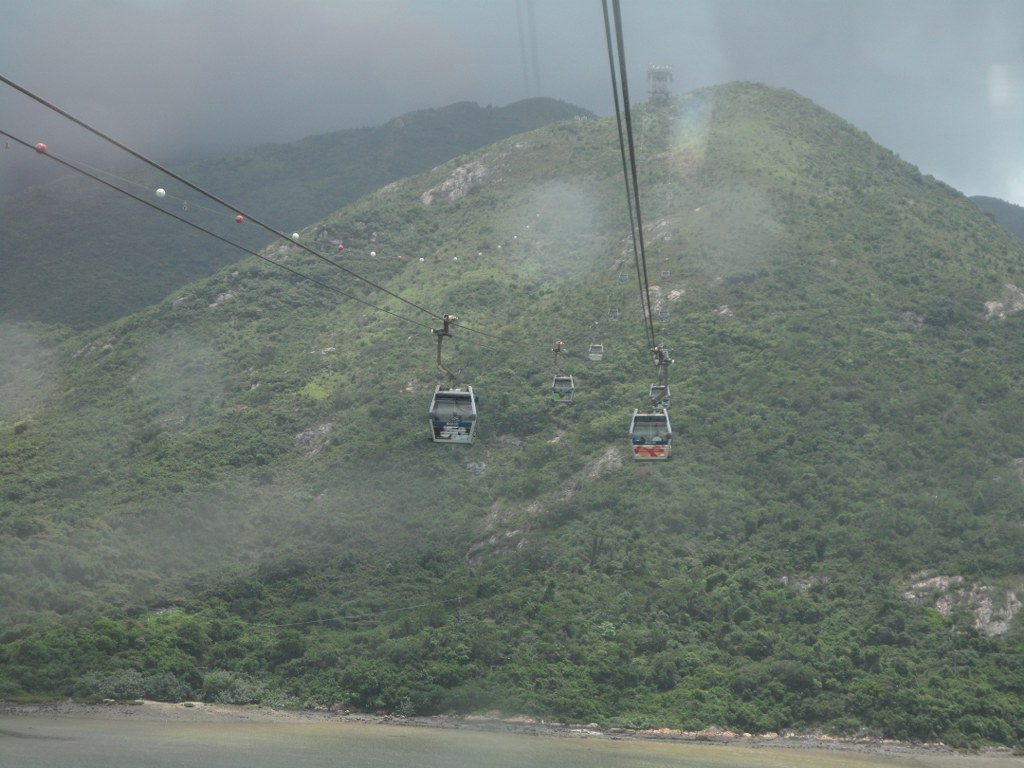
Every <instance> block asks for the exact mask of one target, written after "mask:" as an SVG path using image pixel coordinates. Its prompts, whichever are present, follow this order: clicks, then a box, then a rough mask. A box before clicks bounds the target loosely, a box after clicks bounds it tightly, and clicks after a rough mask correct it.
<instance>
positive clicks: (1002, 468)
mask: <svg viewBox="0 0 1024 768" xmlns="http://www.w3.org/2000/svg"><path fill="white" fill-rule="evenodd" d="M634 118H635V119H634V121H633V122H634V125H635V126H636V129H637V132H638V133H637V136H636V146H637V149H638V153H639V164H638V170H639V174H640V191H641V201H642V220H643V223H644V242H645V259H644V263H643V264H642V265H641V266H643V267H645V268H646V272H647V275H648V278H649V281H650V283H651V287H650V295H651V300H652V301H651V304H652V309H653V311H654V312H655V313H656V316H655V330H656V336H657V341H658V342H659V343H662V344H665V345H666V346H668V347H669V349H670V350H671V355H672V357H673V358H674V360H675V362H674V363H673V364H672V365H671V366H670V367H669V381H670V384H671V387H672V392H673V401H672V405H671V409H670V415H671V420H672V426H673V429H674V455H673V457H672V458H671V460H669V461H666V462H636V461H634V460H633V458H632V452H631V447H630V445H629V441H628V436H627V431H628V424H629V420H630V415H631V413H632V411H633V409H634V408H636V407H639V406H642V405H643V403H644V401H645V399H646V395H647V391H648V387H649V385H650V384H651V382H652V381H653V380H654V377H655V375H656V371H655V368H654V366H653V360H652V357H651V354H650V352H649V350H648V346H649V344H648V342H647V339H646V338H645V334H644V324H643V323H642V322H641V317H640V293H639V290H638V288H637V285H638V282H637V276H636V267H635V263H634V257H633V247H632V241H631V237H630V232H629V221H628V216H627V210H626V209H627V206H626V193H625V189H624V184H623V180H622V163H621V158H620V156H619V150H618V139H617V131H616V126H615V123H614V121H611V120H575V121H567V122H562V123H558V124H554V125H551V126H547V127H543V128H539V129H537V130H534V131H531V132H528V133H524V134H521V135H517V136H515V137H512V138H509V139H506V140H503V141H500V142H498V143H495V144H492V145H490V146H488V147H486V148H483V149H481V150H479V151H476V152H473V153H470V154H469V155H466V156H463V157H460V158H458V159H456V160H453V161H451V162H448V163H445V164H443V165H441V166H438V167H436V168H434V169H432V170H430V171H428V172H426V173H423V174H420V175H416V176H412V177H409V178H405V179H402V180H400V181H397V182H395V183H391V184H388V185H386V186H384V187H381V188H380V189H378V190H376V191H375V192H373V193H372V194H369V195H367V196H365V197H363V198H361V199H360V200H358V201H356V202H354V203H352V204H350V205H347V206H345V207H344V208H341V209H340V210H338V211H337V212H335V213H332V214H331V215H329V216H327V217H326V218H324V219H323V220H321V221H320V222H318V223H317V224H315V225H313V226H310V227H308V228H306V229H304V230H302V232H301V234H302V239H301V242H302V243H309V244H312V246H313V247H314V248H315V249H317V251H318V252H319V253H323V254H330V257H331V258H332V259H336V260H337V263H338V264H340V265H341V266H343V267H345V269H346V270H349V271H350V272H354V273H355V274H356V275H358V276H360V277H361V278H364V280H359V279H357V278H355V277H353V276H352V275H351V274H350V272H347V271H345V270H342V269H338V268H336V267H335V266H332V265H331V264H329V263H327V262H325V261H324V260H323V259H320V258H317V257H316V256H314V255H312V254H310V253H308V252H305V251H303V250H302V249H300V248H299V247H298V246H296V245H294V244H292V243H289V242H281V243H276V244H274V245H271V246H270V247H268V248H267V249H266V251H265V252H264V255H265V256H266V257H267V258H268V259H272V260H274V261H275V262H278V263H282V264H284V265H285V266H287V267H288V268H289V269H292V270H296V271H298V272H301V273H302V274H304V275H308V276H311V277H314V278H315V279H316V280H317V281H319V283H311V282H310V281H309V280H305V279H303V278H301V277H299V276H297V275H296V274H294V273H293V272H287V271H285V270H283V269H280V268H279V267H277V266H274V265H272V264H268V263H267V262H265V261H260V260H258V259H255V258H251V259H246V260H243V261H240V262H238V263H236V264H233V265H231V266H230V267H226V268H224V269H223V270H221V271H220V272H218V273H217V274H215V275H213V276H211V277H209V278H207V279H204V280H201V281H199V282H196V283H194V284H192V285H190V286H188V287H187V288H184V289H182V290H181V291H180V292H178V293H176V294H173V295H171V296H169V297H168V298H167V299H166V300H164V301H162V302H161V303H159V304H156V305H154V306H152V307H150V308H148V309H146V310H144V311H141V312H138V313H136V314H133V315H131V316H129V317H125V318H122V319H120V320H118V321H116V322H113V323H111V324H108V325H106V326H104V327H102V328H98V329H92V330H88V331H82V332H72V331H70V330H66V329H63V330H54V329H52V328H49V327H44V326H37V325H6V326H3V335H2V344H3V354H0V408H2V411H0V419H2V422H3V423H2V427H0V477H2V478H3V481H2V498H0V505H2V506H0V537H2V539H0V542H2V543H0V552H2V554H3V557H2V558H0V595H2V598H0V599H2V601H3V602H2V604H0V653H2V656H0V660H2V663H0V694H2V695H6V696H15V695H27V694H33V695H39V694H41V693H52V694H55V695H68V694H71V695H78V696H97V697H113V698H127V697H134V696H143V695H144V696H149V697H157V698H165V699H171V700H175V699H181V698H186V697H190V696H195V697H205V698H207V699H209V700H215V701H233V702H261V703H264V704H273V705H275V706H286V705H290V706H330V705H333V704H338V705H342V706H349V707H357V708H364V709H386V710H390V711H395V712H399V713H405V714H408V713H413V712H415V713H419V714H429V713H439V712H485V711H491V710H500V711H503V712H506V713H527V714H532V715H537V716H542V717H545V718H548V719H562V720H568V721H573V722H591V721H594V722H598V723H600V724H602V725H606V726H621V727H634V728H639V727H651V726H658V727H673V728H683V729H698V728H704V727H709V726H720V727H726V728H730V729H733V730H738V731H749V732H762V731H769V730H770V731H777V730H780V729H786V728H791V729H818V728H821V729H825V730H827V731H828V732H832V733H837V734H845V735H856V734H875V735H886V736H892V737H897V738H903V739H920V740H939V739H941V740H943V741H945V742H947V743H952V744H956V745H960V746H972V745H978V744H983V743H1001V744H1017V743H1019V742H1020V740H1021V737H1022V735H1024V730H1022V725H1021V724H1022V723H1024V704H1022V702H1024V696H1022V694H1024V627H1022V626H1021V622H1020V621H1019V617H1018V616H1017V611H1018V609H1019V607H1020V604H1021V603H1020V595H1021V590H1022V586H1024V585H1022V572H1021V563H1022V562H1024V525H1022V523H1024V488H1022V472H1024V470H1022V467H1024V410H1022V396H1024V390H1022V385H1021V382H1022V381H1024V358H1022V356H1021V355H1020V354H1019V349H1020V346H1021V342H1022V335H1024V325H1022V320H1024V318H1022V317H1021V315H1020V314H1019V310H1020V305H1018V303H1017V302H1016V297H1017V296H1018V295H1019V294H1020V289H1019V288H1018V287H1016V286H1022V285H1024V259H1022V256H1024V245H1022V243H1021V242H1020V241H1019V240H1017V239H1015V238H1014V237H1012V236H1011V235H1010V234H1009V233H1008V232H1006V231H1005V230H1004V229H1003V228H1001V227H1000V226H998V225H997V224H996V223H995V222H994V221H992V220H991V219H990V218H989V217H988V216H986V215H985V214H984V213H982V212H981V211H980V210H979V209H978V207H977V206H976V205H975V204H974V203H972V202H971V201H970V200H969V199H967V198H966V197H964V196H963V195H961V194H960V193H958V192H957V191H955V190H953V189H951V188H950V187H949V186H947V185H945V184H943V183H942V182H940V181H937V180H935V179H933V178H930V177H927V176H922V175H921V174H920V173H919V172H918V170H917V169H915V168H914V167H912V166H910V165H908V164H907V163H905V162H903V161H901V160H900V159H899V158H898V157H897V156H896V155H894V154H893V153H892V152H890V151H888V150H886V149H884V148H883V147H880V146H878V145H877V144H875V143H874V142H873V141H871V139H870V138H869V137H868V136H867V135H866V134H864V133H863V132H861V131H859V130H857V129H856V128H854V127H853V126H851V125H849V124H848V123H846V122H844V121H842V120H840V119H839V118H837V117H836V116H835V115H832V114H830V113H828V112H827V111H825V110H823V109H821V108H819V107H817V106H815V105H814V104H813V103H811V102H810V101H808V100H806V99H804V98H802V97H800V96H799V95H797V94H795V93H792V92H790V91H786V90H779V89H773V88H768V87H765V86H760V85H754V84H731V85H725V86H720V87H715V88H707V89H702V90H699V91H695V92H693V93H690V94H686V95H683V96H679V97H676V98H674V99H673V100H672V101H671V102H670V103H669V104H668V105H667V106H657V105H648V106H642V107H640V108H638V109H636V111H635V115H634ZM338 241H343V242H344V243H345V244H346V250H345V252H344V253H343V254H338V253H337V251H336V248H335V246H334V243H336V242H338ZM371 251H372V252H373V253H374V254H376V255H373V256H371V255H370V252H371ZM367 281H369V282H367ZM320 283H326V284H328V285H330V286H333V287H335V288H336V289H337V290H340V291H343V292H344V293H345V294H347V296H341V295H339V294H338V293H337V292H336V291H333V290H329V289H326V288H324V287H323V285H321V284H320ZM371 283H372V285H371ZM380 288H383V289H386V291H387V292H384V291H382V290H380ZM364 302H365V303H364ZM368 304H369V305H372V306H367V305H368ZM375 308H379V309H382V310H386V312H384V311H378V309H375ZM444 313H453V314H455V315H458V316H459V318H460V321H459V323H458V324H456V325H455V326H454V329H453V330H452V338H450V339H445V340H444V346H443V348H442V354H443V362H444V363H445V365H447V366H448V367H449V368H451V369H453V370H455V371H457V372H458V373H459V376H460V381H462V382H463V383H467V384H470V385H472V386H473V387H474V390H475V392H476V393H477V395H478V396H479V409H480V426H479V429H478V433H477V439H476V442H475V443H474V444H473V445H472V446H444V445H438V444H435V443H433V442H432V441H431V439H430V428H429V426H428V423H427V418H426V415H427V408H428V404H429V402H430V399H431V394H432V392H433V390H434V387H435V385H436V384H437V383H438V382H440V381H441V380H442V379H441V376H440V375H439V373H438V371H437V370H436V366H435V362H436V361H435V355H436V349H437V348H436V345H435V336H434V334H432V333H431V332H430V331H431V329H437V328H439V327H440V315H441V314H444ZM616 313H617V315H618V319H617V320H613V319H611V317H612V316H613V315H615V314H616ZM559 340H560V341H563V342H564V343H565V354H564V356H563V357H562V358H561V360H560V365H561V367H562V368H563V369H564V372H566V373H569V374H571V375H573V377H574V381H575V383H576V386H577V390H576V393H575V397H574V399H573V401H572V403H560V402H554V401H553V400H552V397H551V392H550V385H551V381H552V378H553V376H554V373H555V361H554V356H553V355H552V353H551V349H552V347H553V346H554V345H555V342H556V341H559ZM592 342H594V343H601V344H603V345H604V348H605V354H604V357H603V358H602V359H601V360H597V361H594V360H590V359H589V358H588V356H587V350H588V345H589V344H590V343H592Z"/></svg>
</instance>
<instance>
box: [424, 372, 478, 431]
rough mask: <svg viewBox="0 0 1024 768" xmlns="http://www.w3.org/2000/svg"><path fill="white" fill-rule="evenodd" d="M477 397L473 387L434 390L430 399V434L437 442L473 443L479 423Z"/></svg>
mask: <svg viewBox="0 0 1024 768" xmlns="http://www.w3.org/2000/svg"><path fill="white" fill-rule="evenodd" d="M476 404H477V398H476V395H474V394H473V388H472V387H465V388H462V387H455V388H450V387H443V386H439V387H438V388H437V389H436V390H434V399H433V400H431V401H430V414H429V415H430V436H431V439H433V441H434V442H435V443H465V444H468V443H472V442H473V436H474V434H475V433H476V424H477V410H476Z"/></svg>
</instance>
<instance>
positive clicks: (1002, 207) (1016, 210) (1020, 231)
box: [971, 195, 1024, 238]
mask: <svg viewBox="0 0 1024 768" xmlns="http://www.w3.org/2000/svg"><path fill="white" fill-rule="evenodd" d="M971 200H973V201H974V202H975V203H976V204H977V206H978V207H979V208H981V210H983V211H985V212H986V213H988V214H990V215H991V216H992V217H993V218H994V219H995V220H996V221H998V222H999V223H1000V224H1001V225H1002V226H1004V227H1006V228H1007V229H1008V230H1010V232H1012V233H1013V234H1015V235H1016V236H1017V237H1020V238H1024V208H1022V207H1021V206H1019V205H1014V204H1013V203H1008V202H1006V201H1005V200H1000V199H999V198H998V197H985V196H983V195H975V196H973V197H972V198H971Z"/></svg>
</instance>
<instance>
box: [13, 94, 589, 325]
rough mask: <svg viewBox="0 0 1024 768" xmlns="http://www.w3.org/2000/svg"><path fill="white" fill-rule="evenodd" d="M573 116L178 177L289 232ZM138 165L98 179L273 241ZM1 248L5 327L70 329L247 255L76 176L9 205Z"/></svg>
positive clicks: (418, 125)
mask: <svg viewBox="0 0 1024 768" xmlns="http://www.w3.org/2000/svg"><path fill="white" fill-rule="evenodd" d="M576 115H582V116H591V117H592V115H591V114H590V113H589V112H587V111H586V110H582V109H580V108H579V107H574V106H572V105H569V104H566V103H565V102H561V101H556V100H554V99H542V98H537V99H527V100H525V101H520V102H517V103H515V104H511V105H509V106H507V107H490V106H488V107H480V106H478V105H476V104H473V103H470V102H462V103H458V104H453V105H451V106H448V107H445V108H443V109H431V110H423V111H419V112H412V113H409V114H407V115H404V116H402V117H399V118H396V119H394V120H392V121H390V122H389V123H387V124H386V125H383V126H377V127H374V128H361V129H357V130H345V131H337V132H335V133H328V134H324V135H321V136H312V137H310V138H307V139H304V140H302V141H298V142H294V143H291V144H266V145H263V146H259V147H256V148H254V149H249V150H246V151H244V152H240V153H238V154H235V155H230V156H227V157H222V158H217V159H214V160H209V161H204V162H200V163H195V164H192V165H188V166H185V167H183V168H178V169H176V172H177V173H179V175H181V176H184V177H185V178H187V179H189V180H191V181H192V182H194V183H196V184H198V185H199V186H201V187H203V188H204V189H207V190H210V191H211V192H213V193H214V194H215V195H217V196H218V197H220V198H221V199H223V200H227V201H230V202H231V203H232V204H234V205H235V206H236V207H238V208H241V209H242V210H245V211H251V212H252V213H253V214H256V212H258V217H259V218H260V219H261V220H263V221H266V222H267V223H269V224H271V225H272V226H274V227H277V228H279V229H280V230H281V231H285V232H292V231H294V230H296V229H299V228H301V227H304V226H306V225H308V224H311V223H312V222H315V221H318V220H319V219H321V218H323V217H324V216H326V215H327V214H329V213H333V212H334V211H336V210H337V209H338V208H340V207H342V206H344V205H345V204H347V203H350V202H352V201H354V200H357V199H358V198H360V197H362V196H363V195H365V194H367V193H369V192H371V191H373V190H375V189H377V188H379V187H381V186H383V185H384V184H387V183H389V182H391V181H395V180H396V179H400V178H403V177H405V176H410V175H412V174H414V173H420V172H423V171H426V170H428V169H430V168H432V167H434V166H435V165H438V164H440V163H443V162H445V161H447V160H449V159H451V158H452V157H456V156H458V155H462V154H464V153H466V152H469V151H472V150H474V149H478V148H479V147H483V146H486V145H488V144H491V143H493V142H495V141H498V140H499V139H502V138H505V137H507V136H511V135H514V134H517V133H522V132H523V131H528V130H531V129H534V128H538V127H540V126H542V125H547V124H549V123H554V122H559V121H562V120H568V119H571V118H573V117H574V116H576ZM69 159H72V160H73V158H69ZM44 162H45V161H44ZM136 166H137V168H136V170H134V171H133V170H115V171H102V170H100V171H98V172H95V173H96V175H99V176H101V177H102V178H104V179H105V180H107V181H109V182H111V183H114V184H116V185H118V186H120V187H121V188H123V189H127V190H128V191H129V192H131V193H132V194H135V195H139V196H142V197H144V198H146V199H149V200H151V201H152V202H153V203H158V204H159V205H160V206H161V207H162V208H165V209H167V210H171V211H174V212H176V213H177V214H178V215H180V216H182V217H184V218H186V219H188V220H189V221H191V222H192V223H194V224H195V225H197V226H198V227H202V228H204V229H209V230H212V231H214V232H216V233H217V234H218V235H220V236H221V237H224V238H227V239H228V240H230V241H232V242H235V243H238V244H239V245H241V246H243V247H245V248H248V249H250V250H258V249H259V248H262V247H263V246H264V245H266V244H267V242H268V239H269V236H268V234H267V233H266V231H265V230H263V229H260V228H257V227H238V226H236V225H235V224H234V221H233V219H234V213H233V212H230V211H226V210H225V209H223V208H222V207H221V206H219V205H216V204H213V203H210V202H209V201H207V200H206V199H205V198H203V197H201V196H200V195H198V193H196V192H194V191H192V190H190V189H188V188H187V187H185V186H184V185H181V184H179V183H177V182H174V181H173V180H170V179H168V178H166V177H162V176H161V175H158V174H157V173H156V172H154V171H152V170H151V169H150V168H149V167H148V166H142V164H141V163H137V164H136ZM139 167H141V168H142V169H143V170H138V168H139ZM91 172H93V171H91ZM158 188H162V189H163V188H165V189H166V193H167V196H166V197H164V198H163V199H157V198H156V197H155V196H154V192H155V190H156V189H158ZM0 253H2V254H3V258H2V259H0V320H5V321H12V320H14V321H37V322H45V323H63V324H69V325H73V326H76V327H91V326H96V325H100V324H102V323H105V322H109V321H111V320H114V319H116V318H118V317H122V316H124V315H127V314H129V313H131V312H135V311H137V310H140V309H143V308H144V307H147V306H149V305H150V304H153V303H155V302H158V301H161V300H162V299H163V298H164V297H166V296H167V294H168V293H170V292H172V291H174V290H176V289H177V288H179V287H181V286H182V285H186V284H188V283H190V282H192V281H193V280H197V279H199V278H202V277H206V276H208V275H210V274H212V273H213V272H215V271H216V270H217V269H219V268H221V267H223V266H226V265H228V264H233V263H234V262H235V261H237V260H238V259H239V258H240V257H241V256H242V255H244V254H243V253H242V252H240V251H239V249H238V248H234V247H232V246H231V245H228V244H227V243H223V242H218V241H216V240H214V239H213V238H211V237H210V236H209V235H207V234H204V233H203V232H201V231H197V230H194V229H189V228H187V227H186V226H183V225H182V224H181V223H180V222H177V221H174V220H173V219H171V218H170V217H168V216H166V215H163V214H161V213H160V212H159V211H153V210H150V209H147V208H145V207H144V206H142V205H140V204H139V203H138V202H137V201H134V200H131V199H129V198H128V197H126V196H124V195H122V194H120V193H118V192H116V191H114V190H111V189H109V188H108V187H105V186H103V185H101V184H99V183H97V182H96V181H94V180H93V179H89V178H85V177H84V176H79V175H73V176H71V177H66V178H62V179H60V180H58V181H56V182H53V183H50V184H47V185H43V186H40V187H37V188H32V189H29V190H28V191H26V192H25V193H23V194H20V195H15V196H13V197H11V198H9V199H7V200H5V201H3V204H2V207H0Z"/></svg>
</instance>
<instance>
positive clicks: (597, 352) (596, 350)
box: [587, 344, 604, 360]
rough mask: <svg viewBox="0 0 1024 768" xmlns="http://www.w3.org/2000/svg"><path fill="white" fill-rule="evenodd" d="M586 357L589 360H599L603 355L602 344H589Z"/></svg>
mask: <svg viewBox="0 0 1024 768" xmlns="http://www.w3.org/2000/svg"><path fill="white" fill-rule="evenodd" d="M587 357H588V358H590V359H591V360H600V359H601V358H603V357H604V344H591V345H590V349H589V350H587Z"/></svg>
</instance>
